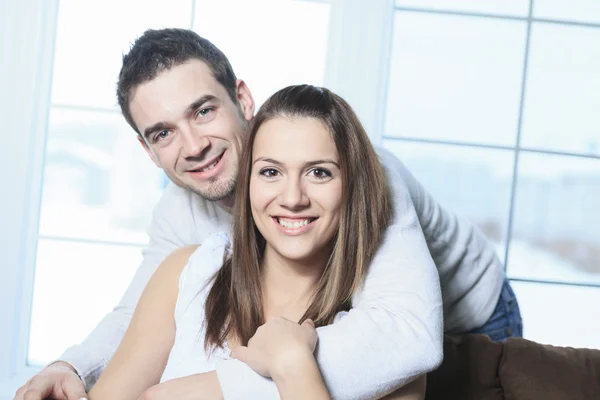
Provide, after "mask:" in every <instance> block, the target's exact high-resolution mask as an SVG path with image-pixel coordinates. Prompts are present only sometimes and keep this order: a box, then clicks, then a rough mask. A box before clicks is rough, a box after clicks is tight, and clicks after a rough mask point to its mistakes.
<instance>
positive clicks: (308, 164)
mask: <svg viewBox="0 0 600 400" xmlns="http://www.w3.org/2000/svg"><path fill="white" fill-rule="evenodd" d="M260 161H264V162H266V163H269V164H275V165H283V163H282V162H281V161H277V160H275V159H272V158H269V157H258V158H257V159H256V160H254V161H253V162H252V164H256V163H257V162H260ZM318 164H333V165H335V166H336V167H338V168H339V167H340V166H339V164H338V163H337V162H336V161H334V160H332V159H330V158H323V159H320V160H312V161H305V162H304V164H303V166H304V168H307V167H312V166H313V165H318Z"/></svg>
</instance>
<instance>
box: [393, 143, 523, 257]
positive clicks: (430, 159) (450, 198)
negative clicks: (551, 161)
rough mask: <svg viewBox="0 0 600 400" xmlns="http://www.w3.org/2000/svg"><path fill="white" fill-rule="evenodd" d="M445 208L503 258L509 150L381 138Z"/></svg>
mask: <svg viewBox="0 0 600 400" xmlns="http://www.w3.org/2000/svg"><path fill="white" fill-rule="evenodd" d="M384 146H385V147H386V148H387V149H389V150H390V151H392V152H393V153H394V154H396V156H397V157H398V158H399V159H400V160H402V161H403V162H404V163H405V164H406V166H407V167H408V169H409V170H410V171H411V172H412V173H413V175H414V176H415V177H416V178H417V179H418V180H419V181H420V182H421V184H422V185H423V186H424V187H425V189H426V190H427V191H428V192H429V193H431V194H432V195H433V197H434V198H435V199H436V200H437V201H438V202H439V203H440V204H441V205H443V206H444V207H445V208H446V209H447V210H450V211H452V212H454V213H456V214H457V215H458V216H459V217H466V218H468V219H470V220H471V221H472V222H473V223H475V225H477V226H478V227H479V228H480V229H481V230H482V231H483V233H484V234H485V235H486V237H487V238H488V239H490V241H491V242H492V243H493V244H494V245H495V246H496V252H497V254H498V256H499V257H500V259H501V260H504V251H505V243H506V231H507V226H506V224H507V221H508V212H509V206H510V190H511V181H512V172H513V153H512V152H510V151H506V150H489V149H478V148H469V147H461V146H447V145H433V144H416V143H407V142H402V141H399V140H394V141H391V140H388V141H385V143H384Z"/></svg>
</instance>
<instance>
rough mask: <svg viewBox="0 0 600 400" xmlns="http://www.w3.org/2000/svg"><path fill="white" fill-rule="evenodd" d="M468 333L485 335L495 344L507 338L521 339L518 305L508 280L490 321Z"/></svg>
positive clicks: (521, 328)
mask: <svg viewBox="0 0 600 400" xmlns="http://www.w3.org/2000/svg"><path fill="white" fill-rule="evenodd" d="M468 333H481V334H485V335H488V336H489V337H490V338H491V339H492V340H493V341H495V342H503V341H505V340H506V339H508V338H509V337H523V320H522V319H521V312H520V310H519V303H518V302H517V298H516V296H515V293H514V292H513V290H512V288H511V286H510V282H509V281H508V279H506V280H505V281H504V285H503V287H502V292H501V293H500V298H499V299H498V304H496V308H495V309H494V312H493V313H492V316H491V317H490V319H488V320H487V322H486V323H485V324H483V326H480V327H479V328H476V329H473V330H472V331H470V332H468Z"/></svg>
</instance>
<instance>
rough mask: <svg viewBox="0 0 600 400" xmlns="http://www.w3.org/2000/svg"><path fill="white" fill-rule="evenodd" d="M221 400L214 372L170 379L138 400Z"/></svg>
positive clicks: (153, 387)
mask: <svg viewBox="0 0 600 400" xmlns="http://www.w3.org/2000/svg"><path fill="white" fill-rule="evenodd" d="M171 399H177V400H222V399H223V392H222V391H221V384H220V383H219V379H218V378H217V373H216V372H215V371H211V372H205V373H203V374H194V375H190V376H186V377H185V378H177V379H172V380H170V381H166V382H163V383H159V384H158V385H154V386H152V387H151V388H150V389H148V390H146V391H145V392H144V393H143V394H142V395H141V396H140V397H139V399H138V400H171Z"/></svg>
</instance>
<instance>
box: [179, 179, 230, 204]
mask: <svg viewBox="0 0 600 400" xmlns="http://www.w3.org/2000/svg"><path fill="white" fill-rule="evenodd" d="M187 189H189V190H191V191H192V192H194V193H196V194H197V195H199V196H200V197H202V198H203V199H205V200H208V201H222V200H226V199H230V198H231V197H232V196H233V193H234V191H235V184H233V183H231V182H212V183H210V184H208V185H204V186H199V185H189V186H188V187H187Z"/></svg>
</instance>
